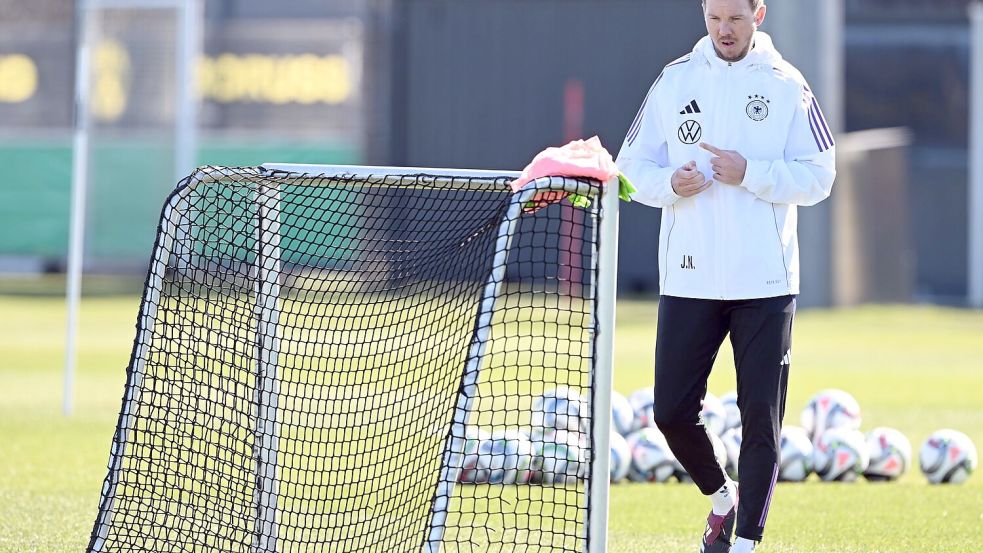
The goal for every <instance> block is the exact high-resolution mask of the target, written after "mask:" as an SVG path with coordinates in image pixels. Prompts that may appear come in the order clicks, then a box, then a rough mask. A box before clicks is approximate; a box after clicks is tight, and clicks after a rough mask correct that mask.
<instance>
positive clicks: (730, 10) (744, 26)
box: [703, 0, 767, 61]
mask: <svg viewBox="0 0 983 553" xmlns="http://www.w3.org/2000/svg"><path fill="white" fill-rule="evenodd" d="M766 9H767V8H766V7H765V6H761V8H759V9H758V11H757V12H755V11H754V10H752V9H751V2H749V1H748V0H705V2H704V7H703V15H704V18H705V19H706V24H707V32H708V33H709V34H710V38H711V39H712V40H713V47H714V49H716V50H717V55H718V56H720V59H722V60H726V61H739V60H741V59H744V56H746V55H747V53H748V52H749V51H750V50H751V41H752V39H753V38H754V31H755V30H757V28H758V25H761V23H762V22H763V21H764V20H765V11H766Z"/></svg>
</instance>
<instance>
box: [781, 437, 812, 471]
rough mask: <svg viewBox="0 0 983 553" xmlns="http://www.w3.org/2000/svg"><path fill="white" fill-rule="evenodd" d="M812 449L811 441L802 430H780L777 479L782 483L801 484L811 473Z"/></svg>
mask: <svg viewBox="0 0 983 553" xmlns="http://www.w3.org/2000/svg"><path fill="white" fill-rule="evenodd" d="M813 449H814V448H813V446H812V440H810V439H809V435H808V434H806V431H805V430H804V429H803V428H800V427H798V426H786V427H785V428H782V442H781V451H779V457H781V464H780V465H779V469H778V479H779V480H781V481H782V482H802V481H804V480H805V479H806V478H808V477H809V474H810V473H812V461H813V459H812V457H813Z"/></svg>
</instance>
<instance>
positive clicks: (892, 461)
mask: <svg viewBox="0 0 983 553" xmlns="http://www.w3.org/2000/svg"><path fill="white" fill-rule="evenodd" d="M867 449H868V450H870V465H869V466H868V467H867V470H865V471H864V476H865V477H866V478H867V480H871V481H874V482H878V481H885V480H897V479H898V478H900V477H901V476H903V475H904V473H906V472H908V467H910V466H911V442H910V441H908V438H907V436H905V435H904V434H902V433H901V431H900V430H896V429H894V428H885V427H880V428H875V429H873V430H871V431H870V432H868V433H867Z"/></svg>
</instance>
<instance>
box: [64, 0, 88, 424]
mask: <svg viewBox="0 0 983 553" xmlns="http://www.w3.org/2000/svg"><path fill="white" fill-rule="evenodd" d="M93 24H94V19H93V17H92V10H90V9H89V6H88V4H87V3H86V2H85V1H84V0H83V1H80V2H79V6H78V14H77V16H76V28H77V32H78V39H77V44H76V49H75V134H74V137H73V144H72V208H71V226H70V227H69V228H70V230H69V232H70V234H69V239H68V275H67V277H68V278H67V283H66V287H65V288H66V289H65V301H66V303H67V309H68V313H67V316H66V323H65V367H64V384H63V387H62V394H63V395H62V405H61V410H62V413H63V414H64V415H66V416H68V415H71V414H72V397H73V394H74V387H75V361H76V353H75V341H76V340H75V339H76V333H77V328H78V312H79V300H80V298H81V294H82V260H83V256H82V254H83V251H84V248H85V199H86V195H87V193H88V186H89V124H90V120H89V78H90V74H89V52H90V49H91V48H90V47H91V44H90V40H91V38H92V33H93V29H92V25H93Z"/></svg>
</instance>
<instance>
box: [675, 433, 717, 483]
mask: <svg viewBox="0 0 983 553" xmlns="http://www.w3.org/2000/svg"><path fill="white" fill-rule="evenodd" d="M709 436H710V444H711V445H712V446H713V456H714V457H715V458H716V460H717V464H718V465H720V468H722V469H724V470H727V469H726V467H727V446H726V445H724V442H723V440H722V439H721V438H720V437H719V436H717V435H716V434H714V433H712V432H711V433H709ZM673 476H675V477H676V479H677V480H679V481H680V482H687V483H692V482H693V477H692V476H690V474H689V472H687V471H686V468H685V467H683V464H682V463H680V462H679V459H676V460H675V462H674V463H673Z"/></svg>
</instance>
